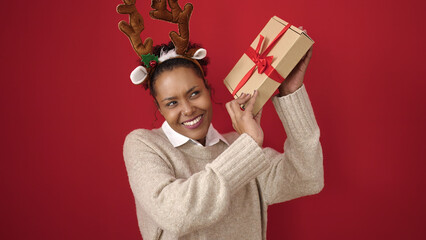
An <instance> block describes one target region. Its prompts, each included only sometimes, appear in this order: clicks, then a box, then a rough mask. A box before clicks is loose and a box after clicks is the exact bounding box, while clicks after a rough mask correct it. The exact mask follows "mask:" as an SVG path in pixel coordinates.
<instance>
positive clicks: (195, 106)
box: [154, 67, 212, 145]
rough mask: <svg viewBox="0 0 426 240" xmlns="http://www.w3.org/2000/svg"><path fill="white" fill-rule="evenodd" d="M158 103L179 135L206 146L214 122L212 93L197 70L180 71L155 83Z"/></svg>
mask: <svg viewBox="0 0 426 240" xmlns="http://www.w3.org/2000/svg"><path fill="white" fill-rule="evenodd" d="M154 87H155V92H156V94H157V95H156V97H155V98H156V100H157V103H158V106H159V110H160V112H161V114H162V115H163V117H164V118H165V119H166V121H167V123H168V124H169V125H170V126H171V127H172V128H173V129H174V130H175V131H176V132H178V133H180V134H182V135H184V136H187V137H189V138H191V139H194V140H197V141H199V142H200V143H201V144H203V145H204V144H205V138H206V135H207V131H208V129H209V126H210V123H211V119H212V104H211V100H210V92H209V90H208V89H207V88H206V86H205V85H204V81H203V79H202V78H200V77H198V76H197V74H195V72H194V70H192V69H190V68H186V67H177V68H175V69H173V70H171V71H166V72H163V73H161V75H159V76H158V78H157V80H156V81H155V85H154Z"/></svg>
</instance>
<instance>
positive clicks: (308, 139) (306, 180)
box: [258, 85, 324, 204]
mask: <svg viewBox="0 0 426 240" xmlns="http://www.w3.org/2000/svg"><path fill="white" fill-rule="evenodd" d="M272 101H273V103H274V106H275V109H276V110H277V113H278V116H279V118H280V119H281V121H282V123H283V125H284V129H285V131H286V134H287V139H286V141H285V143H284V153H279V152H277V151H275V150H273V149H271V148H265V149H264V153H265V156H266V157H267V158H268V159H271V165H270V167H269V168H268V169H267V170H266V171H265V172H264V173H262V174H261V175H260V176H259V177H258V182H259V184H260V188H261V191H262V194H263V197H264V199H265V201H266V203H267V204H274V203H279V202H284V201H288V200H291V199H294V198H298V197H301V196H306V195H311V194H316V193H318V192H320V191H321V189H322V188H323V186H324V173H323V156H322V149H321V144H320V141H319V137H320V130H319V127H318V124H317V122H316V120H315V116H314V112H313V110H312V106H311V103H310V100H309V97H308V94H307V92H306V89H305V86H304V85H302V87H301V88H299V89H298V90H297V91H296V92H294V93H292V94H290V95H287V96H284V97H274V98H273V99H272Z"/></svg>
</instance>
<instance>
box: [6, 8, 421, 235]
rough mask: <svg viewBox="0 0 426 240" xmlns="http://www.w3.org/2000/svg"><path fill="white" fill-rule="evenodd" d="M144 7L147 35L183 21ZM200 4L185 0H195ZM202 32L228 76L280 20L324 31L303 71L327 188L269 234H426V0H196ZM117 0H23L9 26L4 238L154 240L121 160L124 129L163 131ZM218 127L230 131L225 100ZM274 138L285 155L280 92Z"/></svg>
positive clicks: (284, 210) (285, 209)
mask: <svg viewBox="0 0 426 240" xmlns="http://www.w3.org/2000/svg"><path fill="white" fill-rule="evenodd" d="M149 2H150V1H147V0H146V1H142V0H139V1H138V4H137V5H138V9H139V10H140V11H141V12H142V14H143V16H145V23H146V30H145V32H143V34H142V37H143V38H145V37H146V36H152V37H153V39H154V41H155V42H156V43H161V42H165V41H168V38H167V33H168V31H170V30H172V29H173V30H174V29H176V26H174V25H170V24H167V23H162V22H158V21H152V20H151V19H149V17H148V10H149V5H150V4H149ZM181 2H183V3H184V2H186V1H181ZM192 2H193V3H194V5H195V11H194V13H193V16H192V22H191V31H192V35H191V36H192V40H193V41H196V42H201V43H203V44H204V47H205V48H207V49H208V55H209V56H210V60H211V65H210V67H209V73H208V79H209V81H210V83H211V84H212V86H213V88H214V89H215V99H216V100H217V101H218V102H226V101H228V100H230V99H231V97H230V95H229V93H228V92H227V91H226V89H225V87H224V86H223V83H222V80H223V79H224V77H225V76H226V74H227V73H228V72H229V71H230V69H231V68H232V66H233V65H234V64H235V63H236V61H237V60H238V59H239V57H240V56H241V55H242V53H243V51H244V50H245V49H246V48H247V47H248V45H249V44H250V43H251V42H252V40H253V39H254V38H255V36H256V35H257V34H258V32H259V31H260V30H261V29H262V27H263V26H264V25H265V24H266V22H267V21H268V19H269V18H270V17H272V16H273V15H277V16H280V17H281V18H283V19H285V20H287V21H289V22H291V23H293V24H295V25H302V26H304V27H305V28H306V29H308V33H309V35H310V36H311V37H312V38H313V39H314V40H315V41H316V43H315V45H314V55H313V58H312V61H311V64H310V66H309V69H308V73H307V76H306V78H305V84H306V87H307V90H308V92H309V95H310V98H311V101H312V103H313V106H314V111H315V113H316V116H317V120H318V123H319V126H320V128H321V133H322V135H321V142H322V145H323V150H324V167H325V188H324V190H323V191H322V192H321V193H320V194H319V195H315V196H310V197H304V198H301V199H298V200H293V201H290V202H287V203H282V204H278V205H274V206H272V207H270V209H269V223H268V239H425V238H426V228H425V221H424V219H425V217H426V206H425V202H426V193H425V183H426V181H425V177H424V172H425V167H426V161H425V160H426V158H425V147H424V143H423V141H424V139H425V137H424V136H425V133H426V131H425V122H426V112H425V100H426V97H425V93H424V90H425V87H426V84H425V81H424V78H425V77H424V76H425V74H426V72H425V66H424V65H425V64H424V57H425V46H424V42H425V40H424V38H425V36H426V34H425V30H424V15H425V13H426V8H425V2H424V1H421V0H407V1H389V0H388V1H379V0H374V1H371V0H370V1H367V0H358V1H341V0H323V1H316V0H292V1H287V0H286V1H278V0H262V1H229V0H216V1H196V0H193V1H192ZM119 3H120V1H119V0H104V1H52V0H48V1H41V2H40V1H9V2H8V3H3V7H2V8H1V9H0V18H1V22H2V29H1V32H2V34H1V40H0V41H1V71H0V74H1V75H0V76H1V77H0V79H1V88H0V93H1V94H0V99H1V101H0V104H1V125H0V126H1V136H2V138H1V149H0V150H1V151H0V154H1V155H0V159H1V166H0V174H1V175H0V178H1V181H0V187H1V198H0V216H1V217H0V218H1V223H0V226H1V227H0V228H1V230H0V238H1V239H141V237H140V233H139V229H138V227H137V220H136V213H135V206H134V200H133V195H132V193H131V190H130V187H129V184H128V180H127V173H126V169H125V166H124V162H123V157H122V144H123V140H124V137H125V135H126V134H127V133H128V132H130V131H131V130H132V129H135V128H151V127H152V126H153V125H154V126H160V124H161V122H162V119H161V118H159V120H157V121H155V116H158V117H159V114H158V112H157V113H155V106H154V104H153V103H152V100H151V98H150V96H149V95H148V93H147V92H144V91H143V90H142V89H141V88H138V87H135V86H133V85H132V84H131V83H130V80H129V78H128V76H129V73H130V72H131V70H133V68H134V67H135V66H136V65H137V56H136V55H135V53H134V52H133V49H132V48H131V46H130V44H129V41H128V39H127V38H126V37H125V36H124V35H123V34H122V33H121V32H119V31H118V29H117V23H118V22H119V21H120V20H123V19H126V20H127V16H121V15H119V14H117V13H116V12H115V7H116V6H117V5H118V4H119ZM214 112H215V115H214V119H213V123H214V124H215V126H216V128H217V129H219V130H220V131H222V132H226V131H230V130H231V129H232V127H231V124H230V120H229V118H228V115H227V113H226V111H225V109H224V108H223V106H222V105H220V104H215V107H214ZM263 128H264V131H265V135H266V139H265V145H266V146H271V147H274V148H276V149H280V148H281V145H282V143H283V140H284V138H283V137H282V136H281V135H282V134H284V131H283V129H282V126H281V124H280V123H279V121H278V117H277V115H276V113H275V112H274V110H273V108H272V105H271V103H270V102H269V103H268V104H267V105H266V107H265V109H264V117H263Z"/></svg>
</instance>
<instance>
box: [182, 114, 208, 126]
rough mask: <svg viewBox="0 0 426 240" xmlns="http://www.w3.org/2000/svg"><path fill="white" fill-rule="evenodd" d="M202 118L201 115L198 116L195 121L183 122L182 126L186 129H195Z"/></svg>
mask: <svg viewBox="0 0 426 240" xmlns="http://www.w3.org/2000/svg"><path fill="white" fill-rule="evenodd" d="M202 117H203V115H200V116H198V117H196V118H195V119H193V120H190V121H186V122H183V123H182V124H183V125H184V126H186V127H196V126H197V125H198V124H199V123H200V121H201V118H202Z"/></svg>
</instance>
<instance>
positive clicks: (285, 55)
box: [224, 16, 314, 114]
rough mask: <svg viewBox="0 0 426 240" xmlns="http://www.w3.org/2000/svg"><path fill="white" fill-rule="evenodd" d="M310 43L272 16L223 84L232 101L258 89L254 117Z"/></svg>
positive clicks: (296, 31) (299, 31)
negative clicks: (232, 97) (232, 98)
mask: <svg viewBox="0 0 426 240" xmlns="http://www.w3.org/2000/svg"><path fill="white" fill-rule="evenodd" d="M313 43H314V41H313V40H312V39H311V38H310V37H309V36H308V35H307V34H306V33H305V32H303V31H302V30H300V29H299V28H297V27H295V26H293V25H291V24H289V23H287V22H286V21H284V20H282V19H280V18H279V17H276V16H274V17H272V18H271V20H269V22H268V23H267V24H266V26H265V27H264V28H263V29H262V31H261V32H260V34H259V35H258V36H257V37H256V39H255V40H254V41H253V43H252V44H251V45H250V47H249V48H248V49H247V50H246V52H245V53H244V54H243V56H242V57H241V58H240V60H239V61H238V62H237V64H236V65H235V66H234V68H233V69H232V70H231V72H230V73H229V74H228V76H227V77H226V78H225V80H224V83H225V85H226V87H227V88H228V90H229V92H231V94H232V95H233V96H234V98H238V96H240V95H241V93H250V94H252V93H253V91H254V90H256V89H257V90H258V92H259V95H258V97H257V99H256V103H255V105H254V109H253V113H254V114H257V113H258V112H259V110H260V109H261V108H262V107H263V105H264V104H265V103H266V102H267V101H268V99H269V98H270V97H271V96H272V94H274V92H275V90H276V89H277V88H278V87H279V86H280V85H281V83H282V82H283V81H285V78H286V77H287V76H288V75H289V74H290V72H291V70H293V68H294V67H295V66H296V65H297V63H298V62H299V61H300V60H301V59H302V57H303V56H304V55H305V54H306V52H307V51H308V50H309V48H310V47H311V46H312V44H313Z"/></svg>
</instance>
